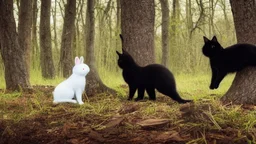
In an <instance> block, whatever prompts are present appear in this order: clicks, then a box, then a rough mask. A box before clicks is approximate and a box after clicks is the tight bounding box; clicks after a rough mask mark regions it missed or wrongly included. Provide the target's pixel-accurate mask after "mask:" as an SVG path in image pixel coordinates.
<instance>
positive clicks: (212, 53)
mask: <svg viewBox="0 0 256 144" xmlns="http://www.w3.org/2000/svg"><path fill="white" fill-rule="evenodd" d="M204 43H205V44H204V46H203V48H202V51H203V54H204V55H205V56H206V57H209V59H210V65H211V70H212V79H211V85H210V89H217V88H218V87H219V84H220V82H221V81H222V80H223V78H224V77H225V76H226V75H227V74H228V73H232V72H237V71H240V70H242V69H243V68H245V67H247V66H256V46H255V45H251V44H235V45H232V46H230V47H227V48H225V49H224V48H223V47H222V46H221V45H220V44H219V42H218V40H217V38H216V36H214V37H213V38H212V40H209V39H208V38H206V37H204Z"/></svg>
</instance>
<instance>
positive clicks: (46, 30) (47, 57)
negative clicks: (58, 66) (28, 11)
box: [40, 0, 55, 78]
mask: <svg viewBox="0 0 256 144" xmlns="http://www.w3.org/2000/svg"><path fill="white" fill-rule="evenodd" d="M50 15H51V0H42V1H41V17H40V50H41V53H40V62H41V71H42V75H43V77H44V78H53V77H54V75H55V69H54V65H53V59H52V40H51V29H50Z"/></svg>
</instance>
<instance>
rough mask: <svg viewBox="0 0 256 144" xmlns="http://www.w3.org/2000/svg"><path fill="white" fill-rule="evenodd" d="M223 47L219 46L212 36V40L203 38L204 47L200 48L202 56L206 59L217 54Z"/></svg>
mask: <svg viewBox="0 0 256 144" xmlns="http://www.w3.org/2000/svg"><path fill="white" fill-rule="evenodd" d="M222 49H223V47H222V46H221V45H220V44H219V42H218V40H217V38H216V36H213V38H212V40H209V39H208V38H206V37H204V46H203V48H202V51H203V54H204V55H205V56H207V57H213V56H215V55H216V54H218V53H219V52H220V51H221V50H222Z"/></svg>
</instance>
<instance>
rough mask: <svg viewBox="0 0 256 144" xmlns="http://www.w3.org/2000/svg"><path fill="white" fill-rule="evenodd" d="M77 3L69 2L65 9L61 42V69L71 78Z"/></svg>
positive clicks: (65, 75) (69, 0)
mask: <svg viewBox="0 0 256 144" xmlns="http://www.w3.org/2000/svg"><path fill="white" fill-rule="evenodd" d="M75 18H76V1H75V0H68V1H67V4H66V7H65V17H64V25H63V31H62V40H61V55H60V67H61V69H62V74H63V76H64V77H69V76H70V74H71V73H72V67H73V66H74V64H73V58H72V56H73V54H72V44H73V38H74V31H75Z"/></svg>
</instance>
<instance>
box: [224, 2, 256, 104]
mask: <svg viewBox="0 0 256 144" xmlns="http://www.w3.org/2000/svg"><path fill="white" fill-rule="evenodd" d="M230 3H231V8H232V12H233V17H234V22H235V29H236V35H237V41H238V43H251V44H256V2H255V0H247V1H244V0H230ZM221 100H222V101H223V102H233V103H235V104H256V68H255V67H253V68H252V67H249V68H246V69H244V70H242V71H240V72H237V74H236V76H235V79H234V81H233V83H232V85H231V87H230V88H229V90H228V91H227V93H226V94H225V95H224V96H223V97H222V99H221Z"/></svg>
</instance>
